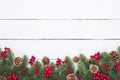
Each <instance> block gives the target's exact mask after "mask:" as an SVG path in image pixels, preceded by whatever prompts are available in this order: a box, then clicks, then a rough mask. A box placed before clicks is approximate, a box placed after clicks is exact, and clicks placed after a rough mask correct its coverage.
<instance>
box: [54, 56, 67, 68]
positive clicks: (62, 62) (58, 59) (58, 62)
mask: <svg viewBox="0 0 120 80" xmlns="http://www.w3.org/2000/svg"><path fill="white" fill-rule="evenodd" d="M65 63H66V60H63V61H62V59H60V58H57V61H56V64H55V65H56V66H57V67H59V66H60V65H61V64H65Z"/></svg>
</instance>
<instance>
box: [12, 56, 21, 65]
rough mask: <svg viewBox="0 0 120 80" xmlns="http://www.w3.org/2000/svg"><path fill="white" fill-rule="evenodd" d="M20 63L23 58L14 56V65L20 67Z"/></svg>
mask: <svg viewBox="0 0 120 80" xmlns="http://www.w3.org/2000/svg"><path fill="white" fill-rule="evenodd" d="M22 63H23V59H22V58H21V57H16V58H15V59H14V62H13V64H14V66H15V67H20V66H21V64H22Z"/></svg>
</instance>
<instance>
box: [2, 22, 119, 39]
mask: <svg viewBox="0 0 120 80" xmlns="http://www.w3.org/2000/svg"><path fill="white" fill-rule="evenodd" d="M119 25H120V21H0V29H1V31H0V38H14V39H15V38H16V39H17V38H20V39H21V38H23V39H24V38H27V39H28V38H31V39H41V38H98V39H99V38H100V39H101V38H120V36H119V34H120V31H119Z"/></svg>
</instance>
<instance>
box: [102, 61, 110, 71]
mask: <svg viewBox="0 0 120 80" xmlns="http://www.w3.org/2000/svg"><path fill="white" fill-rule="evenodd" d="M103 68H104V69H106V70H107V71H110V68H109V65H108V64H107V63H106V64H104V65H103Z"/></svg>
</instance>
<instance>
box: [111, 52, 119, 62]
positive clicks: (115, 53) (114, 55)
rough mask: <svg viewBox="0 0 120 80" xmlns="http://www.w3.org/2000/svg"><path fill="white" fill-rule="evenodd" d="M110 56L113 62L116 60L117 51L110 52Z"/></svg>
mask: <svg viewBox="0 0 120 80" xmlns="http://www.w3.org/2000/svg"><path fill="white" fill-rule="evenodd" d="M110 55H111V57H112V59H113V60H117V59H118V57H119V54H118V52H117V51H111V52H110Z"/></svg>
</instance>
